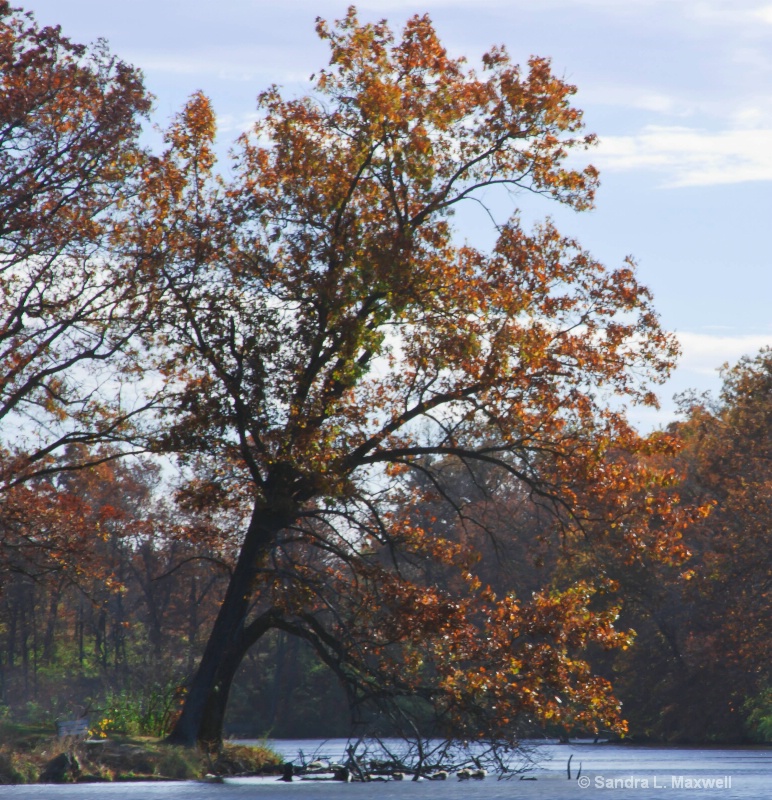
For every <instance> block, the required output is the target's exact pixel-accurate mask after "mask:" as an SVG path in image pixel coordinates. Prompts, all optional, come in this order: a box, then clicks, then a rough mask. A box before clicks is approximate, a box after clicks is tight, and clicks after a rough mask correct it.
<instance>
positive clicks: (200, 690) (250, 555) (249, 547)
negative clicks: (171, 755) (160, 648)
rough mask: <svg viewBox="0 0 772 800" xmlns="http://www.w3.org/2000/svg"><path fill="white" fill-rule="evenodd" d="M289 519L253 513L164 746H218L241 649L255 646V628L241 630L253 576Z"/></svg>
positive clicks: (279, 514)
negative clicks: (253, 644) (194, 672)
mask: <svg viewBox="0 0 772 800" xmlns="http://www.w3.org/2000/svg"><path fill="white" fill-rule="evenodd" d="M293 516H294V515H291V514H288V513H287V512H286V511H284V512H276V511H274V510H271V509H264V508H255V510H254V512H253V514H252V519H251V520H250V523H249V528H248V529H247V534H246V537H245V539H244V544H243V545H242V548H241V552H240V554H239V558H238V561H237V562H236V567H235V569H234V570H233V575H232V576H231V579H230V582H229V584H228V588H227V590H226V592H225V597H224V599H223V601H222V605H221V606H220V610H219V612H218V614H217V619H216V620H215V623H214V627H213V628H212V632H211V634H210V635H209V640H208V642H207V644H206V648H205V649H204V654H203V656H202V657H201V663H200V664H199V666H198V670H197V671H196V674H195V676H194V678H193V681H192V682H191V684H190V687H189V690H188V694H187V696H186V697H185V703H184V705H183V707H182V713H181V714H180V717H179V719H178V720H177V722H176V724H175V725H174V728H173V729H172V731H171V733H170V734H169V736H168V737H167V741H168V742H169V743H170V744H179V745H183V746H186V747H193V746H194V745H196V744H202V745H204V746H206V747H207V748H211V747H217V746H219V744H220V742H221V740H222V722H223V718H224V715H225V707H226V704H227V701H228V693H229V692H230V686H231V683H232V681H233V677H234V675H235V673H236V670H237V669H238V666H239V664H240V663H241V660H242V658H243V657H244V654H245V653H246V651H247V649H248V648H249V647H250V646H251V644H252V643H253V642H254V641H256V638H253V637H254V634H255V632H256V631H257V630H258V629H259V626H258V628H254V623H253V624H252V625H250V626H249V628H248V629H247V628H245V624H246V618H247V613H248V611H249V605H250V602H251V600H252V592H253V589H254V582H255V578H256V576H257V570H258V568H259V566H260V564H261V563H262V560H263V557H264V555H265V553H266V552H267V551H268V548H269V547H270V546H271V544H272V543H273V542H274V540H275V537H276V534H277V533H278V532H279V531H281V530H282V529H283V528H285V527H286V526H287V525H288V524H289V523H290V521H291V519H292V517H293ZM264 616H265V615H264ZM260 619H262V617H260V618H258V620H256V621H255V622H258V621H259V620H260ZM266 630H267V628H266ZM250 632H251V633H252V635H250ZM258 638H259V637H258ZM250 639H251V641H250Z"/></svg>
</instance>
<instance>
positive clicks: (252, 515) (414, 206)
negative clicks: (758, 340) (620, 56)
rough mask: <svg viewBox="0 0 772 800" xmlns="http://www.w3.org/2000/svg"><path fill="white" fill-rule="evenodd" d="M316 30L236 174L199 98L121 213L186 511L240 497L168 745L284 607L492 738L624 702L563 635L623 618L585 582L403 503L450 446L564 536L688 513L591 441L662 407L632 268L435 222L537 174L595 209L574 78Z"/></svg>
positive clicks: (634, 542)
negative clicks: (314, 53)
mask: <svg viewBox="0 0 772 800" xmlns="http://www.w3.org/2000/svg"><path fill="white" fill-rule="evenodd" d="M317 31H318V33H319V35H320V36H321V37H322V38H323V39H324V40H326V41H327V42H328V43H329V45H330V49H331V59H330V64H329V66H328V67H327V68H325V69H324V70H322V71H320V72H319V73H318V74H317V75H316V76H315V78H314V79H313V80H314V87H313V91H312V93H311V94H309V95H308V96H306V97H301V98H297V99H285V98H284V97H283V96H282V94H281V93H280V91H279V89H278V88H276V87H273V88H270V89H268V90H267V91H266V92H264V93H263V94H261V95H260V97H259V109H260V118H259V121H258V122H257V123H256V125H255V127H254V129H253V130H252V131H251V132H250V133H248V134H245V135H244V136H243V137H241V138H240V139H239V141H238V143H237V145H236V148H235V150H234V161H233V164H232V168H231V170H230V171H229V172H227V176H226V175H225V174H223V175H220V176H218V174H217V171H216V158H215V154H214V150H213V139H214V135H215V122H214V114H213V111H212V109H211V107H210V104H209V102H208V101H207V99H206V98H205V97H204V96H202V95H200V94H199V95H195V96H193V97H192V98H191V100H190V101H189V103H188V104H187V106H186V107H185V109H184V111H183V112H182V113H181V114H180V115H179V116H178V118H177V119H176V120H175V122H174V123H173V125H172V126H171V127H170V129H169V130H168V132H167V134H166V143H167V149H166V150H165V152H164V153H163V154H161V155H160V156H158V157H157V158H153V159H150V160H149V161H148V162H147V163H146V164H145V167H144V178H143V180H144V184H143V188H142V189H141V191H140V192H139V194H138V196H137V201H138V202H136V203H135V205H134V206H133V208H132V210H131V213H130V215H129V218H127V223H126V225H125V228H124V229H123V230H122V240H121V247H122V248H123V258H124V263H126V264H127V265H128V266H127V269H130V270H132V271H134V270H140V271H141V273H142V275H143V280H144V282H145V285H146V286H147V287H148V291H149V292H150V293H151V294H152V297H153V299H152V307H153V309H154V312H153V314H154V316H153V317H152V322H153V329H154V330H153V335H152V337H151V338H150V340H149V341H148V346H149V347H151V348H152V350H153V352H154V354H155V356H154V357H155V364H156V367H157V368H158V369H159V370H160V372H161V374H162V375H163V376H164V380H165V386H166V401H165V406H164V409H165V410H164V412H163V416H162V417H161V423H162V424H161V428H160V429H159V430H160V433H159V436H158V438H157V440H156V444H155V447H156V448H157V449H158V450H159V451H162V452H166V453H174V454H177V455H179V456H180V457H181V458H182V459H183V460H184V461H185V463H186V464H187V465H188V466H189V467H190V468H191V474H192V475H193V479H192V481H191V483H190V485H188V486H187V487H186V488H185V491H184V496H185V499H186V502H187V503H188V504H189V506H190V507H192V508H196V507H198V508H206V507H207V506H209V507H212V506H218V505H219V506H223V507H225V506H227V507H231V508H235V507H238V508H244V507H245V504H246V507H247V508H248V512H247V513H246V514H245V521H244V525H243V527H242V528H240V529H238V530H235V529H234V530H232V531H230V535H231V536H232V537H233V539H234V540H235V541H237V542H238V543H239V554H238V559H237V561H236V563H235V566H234V568H233V572H232V576H231V579H230V583H229V586H228V589H227V592H226V593H225V596H224V598H223V600H222V605H221V608H220V611H219V615H218V617H217V620H216V622H215V623H214V626H213V629H212V631H211V634H210V637H209V641H208V644H207V646H206V649H205V651H204V653H203V656H202V659H201V662H200V664H199V667H198V670H197V672H196V673H195V676H194V677H193V678H192V680H191V682H190V685H189V687H188V693H187V696H186V699H185V703H184V707H183V709H182V713H181V716H180V718H179V720H178V722H177V724H176V726H175V728H174V730H173V732H172V734H171V737H170V739H171V740H172V741H174V742H179V743H184V744H188V745H190V744H193V743H195V742H196V741H215V742H216V741H218V740H219V738H220V735H221V722H222V716H223V712H224V708H225V704H226V702H227V697H228V690H229V688H230V683H231V681H232V679H233V675H234V672H235V668H236V667H237V666H238V664H239V662H240V660H241V658H242V656H243V655H244V653H245V652H246V649H247V648H248V647H249V646H250V645H251V644H252V643H253V642H254V641H256V640H257V639H259V638H260V636H261V635H263V633H265V632H266V631H267V630H270V629H272V628H274V627H283V628H284V629H285V630H288V631H290V632H293V633H296V634H297V635H301V636H305V637H306V638H307V639H308V640H309V641H311V642H312V643H313V644H314V646H315V647H316V648H317V651H318V652H319V654H320V657H322V658H323V659H324V660H325V661H326V663H328V664H329V665H330V666H331V667H332V668H333V669H336V670H337V671H338V674H339V676H340V677H341V679H342V680H344V682H347V683H348V685H349V686H350V687H352V691H353V692H354V694H356V693H357V692H359V695H358V696H360V697H362V696H364V695H369V696H370V697H373V698H379V699H381V700H383V699H384V698H388V697H391V698H392V699H393V698H396V697H398V696H403V695H406V694H409V693H410V692H413V693H414V694H416V695H418V694H421V693H423V695H422V696H423V697H424V698H426V699H427V701H428V702H431V703H434V704H435V706H438V707H441V708H442V711H443V713H445V714H446V716H447V718H448V719H453V720H455V721H456V723H458V724H461V721H462V718H464V719H466V720H467V721H471V720H473V719H474V714H475V710H478V711H479V710H480V709H482V708H483V707H485V712H486V713H485V715H484V716H480V717H479V718H478V722H479V723H480V725H484V726H485V729H486V730H487V731H489V732H500V733H501V734H502V735H505V732H506V730H508V729H510V728H511V727H512V726H513V725H514V724H515V719H514V718H513V716H512V715H514V716H517V715H518V714H519V713H526V714H530V715H532V716H533V717H534V718H536V719H560V718H561V714H563V713H564V712H563V711H561V708H563V707H564V706H565V707H568V706H570V707H571V711H570V715H572V718H573V719H576V720H580V721H582V722H583V723H586V724H592V721H593V720H595V721H596V722H598V721H600V722H608V721H610V722H609V724H618V709H617V708H616V705H615V704H614V702H613V700H612V699H611V698H610V696H609V689H608V686H607V684H605V682H603V681H600V680H599V679H597V678H595V677H594V676H592V675H591V674H589V672H588V671H587V668H586V664H584V663H583V662H582V661H581V659H578V658H577V655H576V654H577V652H579V651H581V649H582V648H583V647H585V646H586V645H587V643H588V642H589V641H590V640H593V641H599V640H600V641H603V642H605V643H607V644H613V643H619V642H620V641H621V638H623V637H620V636H619V635H618V634H617V633H616V632H615V631H614V630H613V626H612V620H613V614H609V613H607V612H600V611H597V610H593V607H592V603H591V599H590V596H591V594H592V589H591V587H589V586H588V585H581V586H578V585H577V586H574V587H569V588H567V589H566V590H565V591H564V592H556V593H553V594H550V593H546V594H544V595H543V596H539V597H534V598H531V599H529V600H528V601H527V602H521V601H519V600H518V599H517V598H514V597H512V596H507V597H496V596H495V595H494V594H493V593H492V592H490V591H488V590H487V589H486V587H484V586H479V585H478V582H477V581H476V579H475V577H474V574H473V569H472V563H471V560H470V559H468V558H465V557H464V553H463V552H460V553H459V552H457V549H456V550H454V548H453V546H452V543H449V542H447V541H445V540H444V539H442V537H435V536H432V535H430V533H429V532H427V530H424V529H422V528H421V527H420V525H418V524H417V523H416V517H415V515H413V514H411V513H410V509H411V508H415V507H416V506H417V504H420V502H421V499H422V497H421V493H422V492H423V491H426V489H425V488H424V489H421V490H420V491H419V489H417V488H416V487H419V486H422V487H426V486H429V487H431V491H432V492H433V500H434V501H436V500H437V498H440V499H441V500H444V501H445V502H446V503H447V504H448V507H449V508H450V509H451V510H452V511H454V512H460V511H462V509H461V507H460V505H459V501H458V500H456V499H454V497H453V496H452V493H450V492H448V491H445V489H444V487H443V469H445V468H446V467H447V465H448V464H449V463H455V464H456V465H457V466H458V468H461V469H468V470H470V471H472V472H473V471H474V470H475V469H476V467H479V466H483V465H484V467H485V469H486V470H487V471H488V472H498V473H500V474H502V475H506V476H507V477H508V480H510V481H511V482H515V483H516V484H517V485H518V486H519V487H520V490H521V491H522V492H524V493H525V494H526V495H527V496H528V497H529V498H530V499H531V500H532V501H533V502H534V503H537V504H539V505H540V506H541V507H543V508H546V509H549V510H550V511H551V513H552V514H553V516H554V519H555V520H557V521H558V522H559V523H560V524H561V525H562V526H563V529H564V530H569V529H571V530H582V531H584V532H585V533H586V534H587V535H590V534H592V535H602V533H603V530H605V529H606V528H611V527H613V528H614V530H616V531H617V533H618V538H619V541H620V546H629V547H630V549H631V553H633V554H634V551H635V548H636V547H639V546H641V543H642V542H643V541H644V538H645V537H647V536H648V537H651V536H653V537H655V539H656V540H657V542H658V546H661V547H662V548H663V550H665V549H667V547H668V546H669V542H670V537H672V536H675V535H677V534H676V533H675V531H676V527H675V526H664V525H661V524H660V525H659V526H656V525H655V526H651V525H649V522H651V520H652V516H653V515H656V517H657V519H658V520H660V521H661V520H662V519H663V518H664V516H663V515H665V514H666V513H667V503H666V502H665V501H664V500H663V501H662V502H659V501H657V502H652V498H653V497H655V496H656V495H657V494H658V493H659V492H660V490H661V488H662V481H661V480H660V479H659V478H658V476H657V475H656V471H653V470H648V471H647V470H646V469H644V468H643V467H641V466H640V463H638V464H637V465H636V464H635V463H633V461H631V462H629V463H628V464H627V465H625V464H623V463H621V462H619V463H616V464H615V465H613V466H610V465H609V464H608V462H607V459H606V456H607V454H608V453H609V452H610V451H611V450H613V449H614V448H623V447H624V448H628V449H631V450H633V451H635V450H636V449H641V448H642V447H643V446H644V445H643V443H642V442H641V441H640V440H638V438H637V437H636V435H635V434H634V432H633V431H632V430H631V428H630V426H629V425H628V424H627V422H626V419H625V416H624V411H623V409H622V407H621V404H620V403H619V402H618V400H619V398H623V399H624V401H625V402H628V403H643V404H654V403H655V402H656V401H655V398H654V396H653V395H652V394H651V391H650V386H651V384H652V383H656V382H658V381H660V380H662V379H664V377H665V376H666V375H667V374H668V370H669V368H670V366H671V364H672V361H673V358H674V355H675V344H674V340H673V339H672V338H671V337H669V336H668V335H666V334H665V333H663V331H662V330H661V329H660V327H659V324H658V321H657V317H656V314H655V313H654V311H653V310H652V306H651V302H650V300H651V299H650V296H649V293H648V292H647V290H646V289H645V288H644V287H642V286H641V285H639V283H638V282H637V280H636V277H635V274H634V269H633V266H632V265H631V264H625V265H623V266H621V267H620V268H619V269H614V270H609V269H606V268H605V267H604V266H603V265H601V264H599V263H598V262H597V261H595V260H593V258H592V257H591V256H590V255H588V253H586V252H585V251H584V250H582V249H581V248H580V246H579V245H578V244H577V243H576V242H575V241H573V240H571V239H569V238H566V237H565V236H562V235H561V234H560V233H559V232H558V231H557V230H556V228H555V226H554V225H553V224H552V223H551V222H544V223H543V224H541V225H538V226H536V227H535V228H534V229H533V230H526V229H524V227H523V226H522V225H521V224H520V221H519V218H518V216H517V213H516V211H513V213H512V214H511V215H510V216H509V218H508V220H507V221H505V222H503V223H502V224H500V225H497V226H496V231H495V232H496V240H495V244H494V245H493V247H492V248H491V249H490V250H489V251H487V250H483V249H479V248H477V247H475V246H473V245H471V244H468V243H464V242H462V240H461V236H460V234H459V231H458V229H457V228H456V227H455V226H454V225H453V221H454V216H453V215H454V213H455V212H456V211H457V210H459V209H461V208H463V206H464V203H465V201H469V202H474V203H478V204H482V205H483V206H484V207H486V208H488V210H489V211H490V212H491V216H492V218H493V217H495V209H494V208H493V205H495V206H496V208H500V207H501V204H502V203H508V204H509V207H510V210H511V211H512V210H513V201H514V200H515V199H516V198H518V197H522V196H527V195H529V194H536V195H542V196H545V197H547V198H552V199H554V200H556V201H558V202H561V203H564V204H566V205H568V206H570V207H572V208H574V209H577V210H582V209H586V208H589V207H590V206H591V205H592V202H593V194H594V191H595V189H596V186H597V174H596V171H595V170H594V168H592V167H586V168H584V169H576V168H574V167H573V166H572V164H573V163H575V162H574V161H573V160H569V156H571V157H572V159H573V158H574V156H573V154H574V153H575V152H581V151H583V150H585V149H586V148H587V147H588V146H590V145H592V144H593V140H594V137H593V136H588V135H584V134H583V133H582V121H581V113H580V112H579V111H578V110H577V109H576V108H574V107H573V106H572V105H571V103H570V99H571V96H572V94H573V93H574V87H572V86H570V85H568V84H566V83H565V82H563V81H562V80H560V79H558V78H557V77H555V75H553V73H552V72H551V70H550V64H549V62H548V61H547V60H546V59H542V58H532V59H531V60H530V62H529V64H528V68H527V69H525V70H520V69H519V68H518V67H517V66H515V65H513V64H512V63H511V62H510V59H509V57H508V55H507V53H506V51H505V50H504V49H503V48H494V49H493V50H491V51H490V52H489V53H487V54H486V55H485V56H484V57H483V60H482V68H481V71H480V72H479V73H478V72H475V71H473V70H471V69H470V68H468V67H467V65H466V64H465V62H464V60H463V59H455V58H451V57H450V56H449V55H448V54H447V52H446V51H445V50H444V49H443V47H442V46H441V44H440V42H439V41H438V39H437V36H436V34H435V32H434V30H433V28H432V25H431V23H430V21H429V19H428V18H427V17H425V16H423V17H419V16H416V17H413V18H412V19H410V20H409V21H408V23H407V24H406V26H405V29H404V31H403V33H402V36H401V38H395V37H394V35H393V34H392V32H391V30H390V29H389V27H388V26H387V24H386V23H385V22H381V23H378V24H362V23H360V22H359V20H358V18H357V16H356V13H355V11H354V10H353V9H351V10H350V11H349V13H348V15H347V16H346V17H345V18H344V19H343V20H341V21H339V22H338V23H336V24H335V25H333V26H328V25H327V24H326V23H324V22H323V21H319V22H318V25H317ZM489 206H490V207H489ZM615 398H616V399H615ZM646 446H648V447H651V446H653V445H651V444H648V445H646ZM607 467H608V468H607ZM412 472H418V473H420V474H421V475H422V476H423V478H422V480H421V481H412V482H411V481H410V480H409V479H408V477H407V476H409V475H410V473H412ZM647 498H648V500H647ZM623 500H624V502H622V501H623ZM591 508H595V509H596V511H595V512H593V513H591V512H590V509H591ZM633 508H635V509H637V510H641V509H644V510H642V511H641V514H640V516H638V517H635V518H634V517H633V515H632V509H633ZM646 508H653V509H654V510H653V511H650V512H647V511H645V509H646ZM597 509H601V510H600V511H597ZM419 554H420V555H421V557H422V558H428V557H431V558H437V559H440V560H441V561H442V562H443V564H445V565H448V564H454V565H455V567H456V569H457V570H458V574H459V576H460V580H461V583H460V584H459V585H458V586H457V587H456V589H453V588H443V587H439V586H429V585H427V584H426V583H425V582H422V581H421V579H420V576H418V573H417V572H416V571H415V570H413V571H411V570H408V569H405V568H404V565H403V564H402V563H401V559H404V558H408V557H411V556H415V557H417V555H419ZM632 557H634V555H633V556H632ZM454 592H458V593H459V594H458V595H454ZM349 600H350V602H349ZM400 620H401V621H402V622H400ZM407 620H410V624H406V621H407ZM443 643H444V644H443ZM486 643H487V644H486ZM387 646H394V647H397V648H400V647H401V648H402V649H401V651H400V653H399V656H398V657H397V655H394V658H393V659H391V658H390V656H389V653H387V652H386V651H385V649H384V648H386V647H387ZM421 652H423V655H421ZM486 658H489V659H490V663H489V665H488V668H486V667H485V666H484V663H485V659H486ZM529 693H532V700H529ZM494 697H495V698H498V699H499V700H500V703H499V704H498V705H497V703H496V702H489V700H490V698H494ZM564 697H565V698H566V699H567V700H569V701H570V702H566V703H565V704H564V703H563V698H564ZM486 698H487V699H486ZM566 713H569V712H566ZM465 715H466V716H465ZM614 720H616V722H614ZM470 725H471V722H470ZM478 730H479V728H478ZM496 735H498V733H497V734H496Z"/></svg>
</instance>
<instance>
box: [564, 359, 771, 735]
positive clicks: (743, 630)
mask: <svg viewBox="0 0 772 800" xmlns="http://www.w3.org/2000/svg"><path fill="white" fill-rule="evenodd" d="M723 379H724V384H723V388H722V391H721V393H720V395H719V397H718V398H711V397H710V396H699V395H696V394H693V393H687V394H685V395H684V396H683V397H682V398H681V403H682V406H681V410H682V414H683V417H684V419H683V420H682V421H679V422H678V423H674V424H673V425H671V426H670V430H669V435H670V437H671V438H672V440H673V443H674V445H675V448H674V451H673V453H672V455H671V456H668V457H666V458H663V459H662V460H663V464H667V463H669V464H670V468H672V469H674V470H676V471H677V472H678V473H679V474H680V475H681V476H682V478H681V480H680V481H679V483H678V485H677V488H674V491H676V492H677V496H678V501H679V503H680V504H681V505H682V506H687V505H688V506H691V507H693V508H698V507H701V508H703V509H705V510H706V511H707V510H710V513H705V514H701V515H697V516H696V518H695V519H694V520H693V521H692V522H691V523H689V524H688V525H686V527H684V528H683V531H682V533H683V539H682V547H683V550H684V553H683V556H684V557H683V558H678V559H675V560H674V561H672V562H671V563H670V564H667V563H662V560H661V559H657V558H651V557H649V556H648V555H647V556H646V557H645V558H643V559H641V560H639V561H636V562H632V563H628V562H625V560H624V559H623V558H620V557H619V553H618V552H617V553H614V552H613V551H612V550H610V549H609V548H599V547H595V548H594V549H593V552H592V555H591V557H590V558H587V564H588V565H589V569H591V570H593V571H594V572H596V573H597V572H598V571H600V570H604V571H606V572H607V573H609V574H610V575H613V576H614V578H615V579H616V581H617V582H618V584H619V589H620V591H619V594H620V598H621V599H622V617H621V619H622V620H623V621H624V624H626V625H630V626H632V627H633V628H634V629H635V630H636V632H637V637H636V642H635V645H634V646H633V647H632V648H630V649H629V650H628V651H626V652H625V653H620V654H618V655H615V656H614V657H613V658H612V659H611V660H612V661H613V671H614V673H615V675H616V676H617V677H616V679H615V686H616V687H617V691H618V693H619V696H620V698H621V699H622V700H623V702H624V707H625V711H626V715H627V716H628V719H629V721H630V725H631V732H632V733H634V734H636V735H638V736H645V737H650V738H654V739H659V740H670V741H690V742H699V741H706V740H709V741H734V742H738V741H742V740H747V739H748V738H752V737H753V736H754V735H758V734H755V733H754V730H753V727H752V725H749V723H748V718H749V717H751V718H752V719H754V720H756V721H757V722H758V723H761V722H762V721H763V719H764V718H765V715H766V716H767V717H768V715H769V711H768V709H767V710H765V709H764V703H765V700H764V698H765V692H768V691H769V686H770V683H771V681H772V676H770V670H769V664H770V659H772V652H770V643H772V630H771V629H770V613H769V611H770V590H771V589H772V583H771V581H772V563H771V561H770V547H769V531H770V529H771V527H772V494H770V490H771V489H772V472H771V471H770V465H771V464H772V458H771V456H772V353H770V351H769V349H767V350H763V351H761V352H760V353H759V354H758V355H756V356H755V357H745V358H743V359H741V360H740V361H739V362H738V363H737V364H735V365H734V366H732V367H731V368H730V367H728V366H726V367H725V368H724V370H723ZM578 560H579V557H577V559H575V564H576V562H577V561H578ZM580 574H581V573H580ZM766 702H768V701H766Z"/></svg>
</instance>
